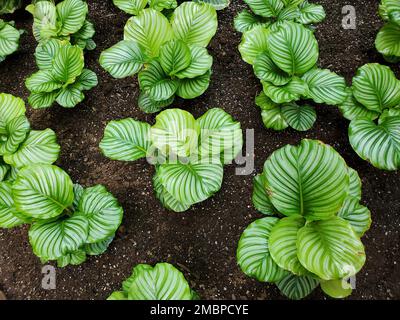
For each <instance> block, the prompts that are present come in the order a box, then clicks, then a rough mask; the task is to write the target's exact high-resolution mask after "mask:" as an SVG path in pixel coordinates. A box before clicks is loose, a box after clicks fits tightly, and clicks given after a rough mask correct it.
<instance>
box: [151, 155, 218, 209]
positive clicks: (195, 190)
mask: <svg viewBox="0 0 400 320" xmlns="http://www.w3.org/2000/svg"><path fill="white" fill-rule="evenodd" d="M223 175H224V169H223V166H222V164H221V163H216V162H215V161H214V162H213V163H210V162H209V161H204V162H201V161H192V162H190V163H187V164H184V163H180V162H175V163H165V164H162V165H161V166H160V167H159V170H158V176H159V178H160V182H161V184H162V185H163V186H164V188H165V190H167V191H168V192H169V193H170V194H171V195H172V196H173V197H174V198H175V199H177V200H178V201H179V202H182V203H185V204H190V205H192V204H195V203H199V202H201V201H204V200H206V199H208V198H209V197H211V196H212V195H213V194H214V193H216V192H217V191H219V190H220V189H221V185H222V177H223Z"/></svg>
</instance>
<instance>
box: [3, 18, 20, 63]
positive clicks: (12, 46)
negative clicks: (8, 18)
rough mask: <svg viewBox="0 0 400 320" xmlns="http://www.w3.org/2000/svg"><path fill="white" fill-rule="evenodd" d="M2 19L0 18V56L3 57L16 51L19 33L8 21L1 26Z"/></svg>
mask: <svg viewBox="0 0 400 320" xmlns="http://www.w3.org/2000/svg"><path fill="white" fill-rule="evenodd" d="M2 21H3V20H0V56H2V57H5V56H8V55H10V54H12V53H14V52H15V51H17V49H18V46H19V38H20V33H19V31H18V30H17V29H16V28H14V27H13V26H11V25H9V24H8V23H5V24H4V25H3V26H1V22H2Z"/></svg>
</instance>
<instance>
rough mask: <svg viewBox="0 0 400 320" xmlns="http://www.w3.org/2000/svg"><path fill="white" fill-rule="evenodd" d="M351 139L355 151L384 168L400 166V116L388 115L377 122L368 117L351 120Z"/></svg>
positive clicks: (397, 167)
mask: <svg viewBox="0 0 400 320" xmlns="http://www.w3.org/2000/svg"><path fill="white" fill-rule="evenodd" d="M349 140H350V144H351V146H352V147H353V149H354V151H355V152H356V153H357V154H358V155H359V156H360V157H361V158H362V159H364V160H366V161H368V162H370V163H371V164H372V165H373V166H375V167H377V168H379V169H383V170H396V169H399V168H400V117H399V116H397V117H388V118H386V119H385V120H384V121H382V123H380V124H378V125H377V124H375V123H374V122H373V121H371V120H368V119H355V120H353V121H351V122H350V126H349Z"/></svg>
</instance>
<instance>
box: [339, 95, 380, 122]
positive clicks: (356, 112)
mask: <svg viewBox="0 0 400 320" xmlns="http://www.w3.org/2000/svg"><path fill="white" fill-rule="evenodd" d="M346 94H347V96H346V99H345V100H344V101H343V102H342V103H341V104H340V105H339V110H340V112H341V113H342V115H343V117H345V118H346V119H347V120H350V121H351V120H354V119H356V118H367V119H369V120H375V119H377V118H378V117H379V113H378V112H376V111H371V110H369V109H367V108H366V107H364V106H363V105H362V104H361V103H359V102H358V101H357V100H356V98H354V96H353V91H352V90H351V88H347V89H346Z"/></svg>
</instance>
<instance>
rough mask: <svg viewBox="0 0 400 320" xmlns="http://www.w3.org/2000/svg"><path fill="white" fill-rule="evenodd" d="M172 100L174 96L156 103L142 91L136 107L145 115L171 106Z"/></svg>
mask: <svg viewBox="0 0 400 320" xmlns="http://www.w3.org/2000/svg"><path fill="white" fill-rule="evenodd" d="M174 99H175V95H173V96H172V97H171V98H169V99H166V100H161V101H156V100H154V99H153V98H152V97H150V95H149V94H148V93H146V92H143V91H142V92H140V94H139V99H138V106H139V108H140V110H142V111H143V112H145V113H155V112H159V111H161V110H162V109H164V108H165V107H167V106H169V105H170V104H172V102H173V101H174Z"/></svg>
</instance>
